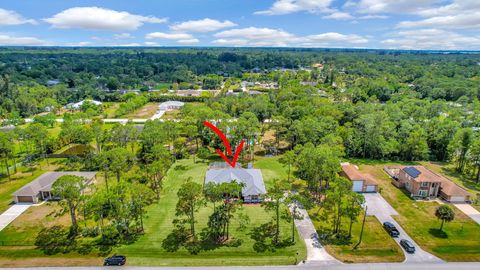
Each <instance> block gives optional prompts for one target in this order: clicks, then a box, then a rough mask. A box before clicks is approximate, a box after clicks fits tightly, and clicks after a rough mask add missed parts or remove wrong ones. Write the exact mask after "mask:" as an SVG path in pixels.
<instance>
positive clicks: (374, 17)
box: [357, 15, 388, 20]
mask: <svg viewBox="0 0 480 270" xmlns="http://www.w3.org/2000/svg"><path fill="white" fill-rule="evenodd" d="M357 19H360V20H375V19H388V16H386V15H365V16H360V17H358V18H357Z"/></svg>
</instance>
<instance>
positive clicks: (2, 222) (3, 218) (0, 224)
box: [0, 204, 32, 231]
mask: <svg viewBox="0 0 480 270" xmlns="http://www.w3.org/2000/svg"><path fill="white" fill-rule="evenodd" d="M30 206H32V204H14V205H12V206H11V207H10V208H8V209H7V211H5V212H3V213H2V214H1V215H0V231H1V230H3V229H5V227H7V226H8V224H10V223H11V222H12V221H14V220H15V219H16V218H17V217H18V216H20V215H21V214H22V213H23V212H25V211H26V210H27V209H28V208H29V207H30Z"/></svg>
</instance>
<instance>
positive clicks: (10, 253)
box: [0, 158, 306, 267]
mask: <svg viewBox="0 0 480 270" xmlns="http://www.w3.org/2000/svg"><path fill="white" fill-rule="evenodd" d="M258 167H262V170H263V173H264V177H265V178H266V183H267V185H269V183H272V180H273V179H274V178H277V177H282V176H283V175H286V173H285V170H284V168H283V167H282V165H281V164H280V163H278V162H277V160H276V159H273V158H272V159H267V158H265V159H263V158H262V159H260V160H259V166H258ZM206 168H207V163H200V162H199V163H193V161H192V160H180V161H177V163H176V164H175V165H174V166H173V167H172V169H171V170H170V171H169V173H168V176H167V178H166V180H165V182H164V186H163V191H162V195H161V199H160V201H159V202H158V203H156V204H154V205H151V206H150V207H149V209H148V214H147V215H148V217H147V218H146V220H145V234H144V235H143V236H141V237H140V238H139V239H138V241H136V242H135V243H133V244H130V245H123V246H119V247H115V248H114V250H113V251H112V253H117V254H124V255H126V256H127V257H128V264H130V265H156V266H164V265H169V266H180V265H187V266H199V265H279V264H294V263H295V262H298V261H300V260H302V259H304V258H305V257H306V249H305V246H304V243H303V241H302V240H298V239H299V237H298V235H296V239H297V242H296V243H295V245H293V246H288V247H285V248H278V249H276V250H275V251H268V252H256V251H255V250H254V249H253V244H254V241H253V240H252V239H251V238H250V235H249V234H250V231H251V229H252V228H254V227H256V226H259V225H261V224H263V223H266V222H268V221H270V220H271V219H272V217H273V216H272V214H271V213H267V212H265V210H264V209H263V208H262V207H260V206H259V205H247V206H244V207H243V209H242V210H240V212H243V213H245V214H247V215H248V216H249V218H250V222H249V223H248V224H247V226H246V228H244V229H241V228H239V221H238V219H236V218H234V219H233V220H232V224H231V237H233V238H234V239H240V240H241V241H242V244H241V245H240V246H238V247H218V248H216V249H212V250H208V251H202V252H200V253H199V254H198V255H191V254H189V253H188V252H187V251H186V250H185V249H180V250H179V251H177V252H173V253H170V252H167V251H166V250H164V249H163V248H162V241H163V240H164V239H165V238H166V236H167V235H168V234H169V233H170V232H171V230H172V228H173V225H172V220H173V219H174V217H175V205H176V203H177V196H176V192H177V191H178V189H179V187H180V185H181V183H183V182H184V181H185V180H186V179H187V178H189V177H191V178H192V179H193V180H194V181H196V182H198V183H202V184H203V178H204V176H205V172H206ZM99 177H100V178H101V175H99ZM23 181H25V182H28V181H30V180H28V181H27V180H23ZM99 182H100V183H99V184H100V185H102V183H103V180H101V179H100V180H99ZM58 210H59V208H58V206H56V205H55V204H54V203H51V204H50V203H49V204H44V205H42V206H38V207H31V208H30V209H29V210H27V211H26V213H24V214H23V215H22V216H20V217H19V218H18V219H17V220H15V221H14V222H13V223H12V224H11V225H10V226H8V227H7V228H6V229H5V230H4V231H2V232H0V267H9V266H10V267H20V266H41V265H48V266H55V265H58V266H60V265H70V266H77V265H78V266H79V265H100V264H101V261H102V258H103V257H99V256H97V255H95V254H91V255H79V254H77V253H68V254H57V255H54V256H46V255H44V254H43V253H42V252H41V251H40V250H38V249H36V247H35V246H31V245H29V243H30V244H31V243H32V242H34V241H35V236H36V234H37V233H38V232H39V231H40V230H41V228H42V227H43V226H47V227H48V226H52V225H54V224H63V225H68V224H69V218H68V215H63V216H60V217H57V216H55V213H58ZM211 212H212V207H211V205H208V206H207V207H205V208H203V209H201V210H200V212H199V213H198V214H197V220H198V223H197V225H196V226H197V231H200V230H201V229H202V228H204V227H205V226H206V222H207V219H208V216H209V215H210V213H211ZM290 235H291V224H289V223H287V222H286V221H282V222H281V237H282V238H283V239H287V238H289V237H290ZM1 241H4V242H7V243H12V242H18V243H21V244H22V245H18V246H2V244H1V243H2V242H1ZM25 245H26V246H25Z"/></svg>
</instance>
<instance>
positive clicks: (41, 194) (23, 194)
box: [13, 172, 96, 203]
mask: <svg viewBox="0 0 480 270" xmlns="http://www.w3.org/2000/svg"><path fill="white" fill-rule="evenodd" d="M64 175H75V176H81V177H84V178H86V179H87V182H91V181H92V180H93V179H94V178H95V175H96V172H46V173H44V174H42V175H40V176H39V177H38V178H37V179H35V180H33V181H32V182H30V183H28V184H26V185H25V186H23V187H22V188H21V189H19V190H17V191H16V192H15V193H13V201H15V203H38V202H39V201H40V200H48V199H52V198H55V195H54V194H52V185H53V183H55V181H57V179H58V178H60V177H62V176H64Z"/></svg>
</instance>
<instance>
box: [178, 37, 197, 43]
mask: <svg viewBox="0 0 480 270" xmlns="http://www.w3.org/2000/svg"><path fill="white" fill-rule="evenodd" d="M177 42H178V43H181V44H194V43H198V42H200V40H198V39H196V38H191V39H180V40H177Z"/></svg>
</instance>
